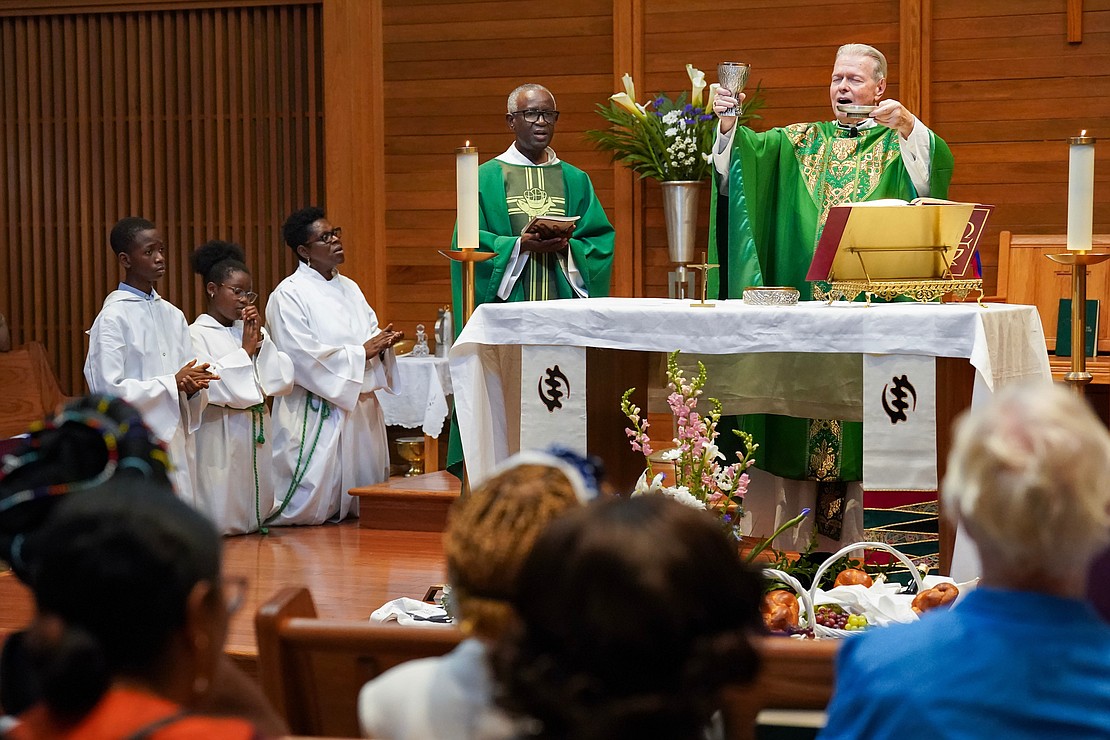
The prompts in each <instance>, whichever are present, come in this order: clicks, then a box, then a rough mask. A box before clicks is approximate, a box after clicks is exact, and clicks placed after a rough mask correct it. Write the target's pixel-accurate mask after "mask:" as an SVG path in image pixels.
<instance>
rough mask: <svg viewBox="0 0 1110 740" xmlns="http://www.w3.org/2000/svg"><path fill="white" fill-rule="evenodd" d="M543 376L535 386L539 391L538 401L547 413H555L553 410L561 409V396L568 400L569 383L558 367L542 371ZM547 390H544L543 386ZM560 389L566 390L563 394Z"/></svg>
mask: <svg viewBox="0 0 1110 740" xmlns="http://www.w3.org/2000/svg"><path fill="white" fill-rule="evenodd" d="M544 373H545V375H544V376H543V377H541V378H540V382H539V383H537V384H536V389H537V390H538V391H539V394H540V400H541V401H543V405H544V406H546V407H547V411H548V413H555V409H561V408H563V402H562V401H560V400H559V399H561V398H562V397H563V396H566V397H567V398H570V381H569V380H568V379H567V376H566V375H564V374H563V371H562V370H560V369H559V366H558V365H556V366H554V367H549V368H547V370H545V371H544ZM545 385H546V386H547V390H546V391H545V390H544V386H545ZM560 387H562V388H566V392H565V393H564V392H563V391H562V390H561V389H560Z"/></svg>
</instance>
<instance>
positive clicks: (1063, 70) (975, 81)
mask: <svg viewBox="0 0 1110 740" xmlns="http://www.w3.org/2000/svg"><path fill="white" fill-rule="evenodd" d="M932 6H933V10H932V12H933V20H932V44H931V52H932V69H931V77H932V91H931V92H932V101H933V105H932V113H933V115H932V124H933V127H934V129H935V130H936V131H937V132H938V133H940V134H941V135H942V136H943V137H944V138H945V139H946V140H947V141H948V143H949V144H950V146H951V147H952V153H953V155H954V156H955V159H956V173H955V177H954V178H953V181H952V192H951V197H952V198H953V199H957V200H977V201H981V202H984V203H993V204H995V206H996V209H995V212H994V214H993V215H992V217H991V222H990V224H989V228H988V231H987V233H986V234H985V235H984V237H983V242H982V243H981V245H982V255H983V263H984V278H985V282H986V283H987V287H988V290H990V289H993V288H994V286H995V283H996V280H997V265H998V232H999V231H1000V230H1002V229H1008V230H1010V231H1012V232H1014V233H1015V234H1062V233H1064V232H1065V230H1066V227H1067V177H1068V174H1067V173H1068V147H1067V143H1066V139H1067V137H1069V136H1075V135H1077V134H1078V133H1079V132H1080V130H1081V129H1087V131H1088V134H1089V135H1091V136H1095V137H1096V138H1098V139H1101V141H1100V142H1099V144H1098V145H1097V147H1098V148H1097V150H1096V157H1095V165H1096V185H1095V212H1094V231H1095V233H1096V234H1097V233H1105V232H1106V231H1108V230H1110V195H1108V193H1110V165H1108V164H1107V158H1108V157H1110V151H1108V150H1107V143H1106V139H1107V137H1108V136H1110V2H1108V1H1107V0H1085V2H1084V3H1083V8H1084V10H1083V40H1082V42H1081V43H1078V44H1069V43H1068V41H1067V34H1066V31H1067V17H1066V4H1065V3H1059V2H1045V1H1043V0H982V1H981V2H975V3H967V2H963V1H962V0H932ZM1045 269H1046V270H1050V269H1052V267H1051V266H1050V265H1048V264H1046V265H1045Z"/></svg>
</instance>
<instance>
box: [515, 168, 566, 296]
mask: <svg viewBox="0 0 1110 740" xmlns="http://www.w3.org/2000/svg"><path fill="white" fill-rule="evenodd" d="M501 172H502V176H503V177H504V179H505V205H506V206H507V207H508V210H509V226H510V227H511V228H512V230H513V233H514V234H520V233H522V232H523V231H524V227H526V226H527V225H528V222H529V221H531V220H532V219H533V218H535V217H536V216H565V215H567V211H566V202H567V199H566V195H565V189H564V183H563V172H562V170H561V169H559V170H556V169H555V168H554V167H528V166H524V165H516V164H509V163H507V162H502V163H501ZM560 269H561V265H560V264H559V257H558V255H555V254H551V253H546V254H539V253H536V252H532V253H531V254H529V255H528V263H527V264H526V265H525V266H524V273H523V275H521V280H522V281H523V282H524V294H525V295H526V296H527V297H528V300H530V301H546V300H550V299H552V298H558V297H559V285H558V283H557V282H556V280H555V271H556V270H560Z"/></svg>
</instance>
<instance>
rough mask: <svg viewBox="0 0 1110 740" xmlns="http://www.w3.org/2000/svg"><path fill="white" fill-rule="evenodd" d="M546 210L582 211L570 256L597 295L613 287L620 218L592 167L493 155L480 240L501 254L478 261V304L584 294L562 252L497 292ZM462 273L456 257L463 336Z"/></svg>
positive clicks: (455, 442)
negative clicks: (525, 233)
mask: <svg viewBox="0 0 1110 740" xmlns="http://www.w3.org/2000/svg"><path fill="white" fill-rule="evenodd" d="M543 215H556V216H578V217H579V219H578V223H577V225H576V227H575V229H574V236H573V237H571V239H570V248H569V252H570V256H571V258H572V259H573V260H574V265H575V267H576V268H577V270H578V272H579V273H580V274H581V276H582V280H583V282H584V283H585V290H586V294H587V295H589V296H591V297H600V296H607V295H609V274H610V272H611V270H612V267H613V243H614V233H613V225H612V224H610V223H609V219H608V218H607V217H606V216H605V211H604V210H603V209H602V207H601V203H600V201H598V199H597V196H596V195H595V194H594V187H593V184H592V183H591V182H590V177H589V175H587V174H586V173H585V172H583V171H582V170H580V169H578V168H577V167H574V166H572V165H569V164H567V163H566V162H558V163H557V164H554V165H536V166H527V165H517V164H509V163H507V162H503V161H501V160H499V159H491V160H490V161H488V162H486V163H485V164H483V165H481V166H480V167H479V168H478V243H479V249H481V250H482V251H485V252H494V253H495V254H496V256H495V257H494V258H492V259H488V260H486V261H485V262H478V263H476V264H475V269H474V282H475V288H474V303H475V306H478V305H481V304H483V303H502V302H516V301H528V300H546V299H555V298H575V297H577V295H578V294H577V293H576V292H575V291H574V288H572V287H571V284H570V281H569V280H568V278H567V275H566V272H565V271H564V270H565V262H566V260H565V259H563V260H560V259H559V256H558V255H555V254H545V255H537V254H531V255H529V257H528V263H527V265H526V266H525V268H524V271H523V273H522V274H521V276H520V278H519V279H518V280H517V281H516V283H515V284H514V285H513V287H512V290H511V291H510V293H509V296H508V298H507V299H505V300H503V299H501V298H500V297H498V295H497V291H498V289H499V288H500V286H501V281H502V280H503V279H504V277H505V271H506V269H507V268H508V266H509V262H510V260H511V258H512V254H513V247H514V245H515V244H516V240H517V239H518V238H519V237H520V232H521V230H522V229H523V228H524V227H525V226H526V225H527V224H528V222H529V221H530V220H531V219H532V217H533V216H543ZM451 248H452V249H458V228H457V225H456V230H455V234H454V235H452V237H451ZM537 257H538V258H539V259H537ZM462 278H463V276H462V267H461V265H460V263H458V262H452V263H451V294H452V299H453V311H454V316H455V317H456V318H455V335H456V336H458V333H459V332H460V331H462V327H463V320H462V318H463V312H462ZM452 421H453V422H454V419H452ZM461 461H462V446H461V444H460V442H459V437H458V433H457V427H456V425H455V423H452V428H451V440H450V444H449V445H448V451H447V465H448V469H450V470H451V471H452V472H456V473H457V472H458V471H459V468H460V466H459V463H460V462H461Z"/></svg>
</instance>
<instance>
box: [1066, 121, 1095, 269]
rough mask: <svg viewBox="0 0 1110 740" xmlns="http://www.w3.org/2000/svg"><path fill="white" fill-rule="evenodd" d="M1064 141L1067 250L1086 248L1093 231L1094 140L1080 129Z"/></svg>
mask: <svg viewBox="0 0 1110 740" xmlns="http://www.w3.org/2000/svg"><path fill="white" fill-rule="evenodd" d="M1068 144H1069V147H1070V154H1069V157H1068V249H1071V250H1088V249H1090V248H1091V239H1092V233H1093V231H1094V204H1095V140H1094V138H1093V137H1090V136H1087V132H1086V131H1083V132H1082V133H1080V134H1079V136H1073V137H1071V138H1070V139H1068Z"/></svg>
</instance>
